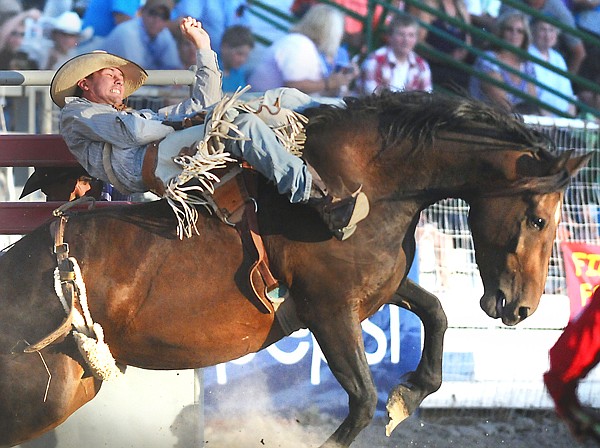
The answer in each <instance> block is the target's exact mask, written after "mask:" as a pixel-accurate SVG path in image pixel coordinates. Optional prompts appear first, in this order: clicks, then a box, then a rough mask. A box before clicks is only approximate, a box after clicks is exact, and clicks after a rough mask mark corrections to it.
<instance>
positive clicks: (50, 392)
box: [0, 348, 101, 446]
mask: <svg viewBox="0 0 600 448" xmlns="http://www.w3.org/2000/svg"><path fill="white" fill-rule="evenodd" d="M83 373H84V371H83V369H82V367H81V365H80V364H79V363H78V362H77V361H75V360H74V359H73V358H71V357H70V356H67V355H66V354H64V353H59V352H56V351H55V350H54V349H53V348H49V349H44V350H42V351H41V352H40V353H31V354H24V353H15V354H0V397H1V398H0V446H13V445H16V444H19V443H22V442H25V441H27V440H31V439H33V438H35V437H38V436H40V435H41V434H43V433H44V432H46V431H49V430H51V429H52V428H55V427H56V426H58V425H59V424H61V423H62V422H63V421H65V420H66V418H67V417H68V416H69V415H71V414H72V413H73V412H75V410H77V409H78V408H80V407H81V406H83V405H84V404H85V403H87V402H88V401H90V400H91V399H92V398H94V396H95V395H96V393H97V392H98V390H99V389H100V384H101V382H100V381H98V380H95V379H94V378H93V377H86V378H83V377H82V376H83Z"/></svg>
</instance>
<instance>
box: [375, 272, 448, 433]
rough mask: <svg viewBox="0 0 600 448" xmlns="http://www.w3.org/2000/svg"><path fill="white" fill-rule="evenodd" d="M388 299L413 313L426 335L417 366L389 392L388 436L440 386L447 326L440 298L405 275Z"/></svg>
mask: <svg viewBox="0 0 600 448" xmlns="http://www.w3.org/2000/svg"><path fill="white" fill-rule="evenodd" d="M389 303H392V304H394V305H398V306H401V307H402V308H405V309H407V310H410V311H412V312H413V313H415V314H416V315H417V316H418V317H419V319H421V322H422V323H423V327H424V328H425V339H424V343H423V353H422V355H421V360H420V361H419V365H418V366H417V368H416V370H415V371H414V372H409V373H407V374H406V375H405V376H404V377H403V378H402V383H401V384H399V385H397V386H396V387H394V389H393V390H392V391H391V392H390V394H389V397H388V402H387V410H388V414H389V417H390V422H389V423H388V425H387V426H386V434H387V435H388V436H389V435H390V434H391V432H392V431H393V430H394V428H395V427H396V426H397V425H398V424H399V423H400V422H402V421H403V420H404V419H406V418H407V417H408V416H409V415H411V414H412V413H413V411H414V410H415V409H416V408H417V407H418V406H419V405H420V404H421V402H422V401H423V400H424V399H425V397H427V396H428V395H429V394H431V393H433V392H435V391H436V390H438V389H439V388H440V386H441V384H442V355H443V344H444V333H445V332H446V328H447V327H448V321H447V319H446V314H445V313H444V310H443V309H442V305H441V303H440V301H439V299H438V298H437V297H436V296H434V295H433V294H431V293H429V292H428V291H426V290H424V289H423V288H421V287H420V286H419V285H417V284H416V283H414V282H412V281H410V280H408V279H407V280H405V281H404V282H402V285H401V286H400V288H398V290H397V291H396V294H395V295H394V297H393V298H392V299H391V300H390V302H389Z"/></svg>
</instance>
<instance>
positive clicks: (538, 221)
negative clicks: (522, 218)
mask: <svg viewBox="0 0 600 448" xmlns="http://www.w3.org/2000/svg"><path fill="white" fill-rule="evenodd" d="M528 223H529V225H530V226H531V227H533V228H534V229H536V230H542V229H543V228H544V227H546V220H545V219H543V218H540V217H539V216H531V217H530V218H529V220H528Z"/></svg>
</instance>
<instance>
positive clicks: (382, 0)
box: [248, 0, 600, 117]
mask: <svg viewBox="0 0 600 448" xmlns="http://www.w3.org/2000/svg"><path fill="white" fill-rule="evenodd" d="M503 2H504V3H506V4H507V5H509V6H511V7H514V8H515V9H518V10H521V11H522V12H523V13H525V14H527V15H530V16H532V17H538V18H541V19H543V20H544V21H546V22H548V23H551V24H552V25H555V26H556V27H557V28H559V29H560V30H562V31H563V32H567V33H570V34H573V35H575V36H577V37H579V38H581V39H583V40H584V41H585V42H587V43H589V44H592V45H597V46H600V40H599V39H597V38H595V37H594V36H592V35H591V34H589V33H587V32H585V31H581V30H579V29H574V28H570V27H568V26H566V25H564V24H563V23H561V22H559V21H558V20H557V19H554V18H552V17H547V16H546V15H544V14H542V13H540V12H539V11H537V10H535V9H533V8H530V7H528V6H527V5H526V4H524V3H523V2H520V1H518V0H503ZM320 3H326V4H329V5H332V6H334V7H337V8H338V9H340V10H341V11H342V12H344V13H345V14H347V15H349V16H350V17H353V18H355V19H357V20H360V21H362V22H363V24H364V28H363V29H364V33H365V42H366V47H367V49H368V50H369V51H371V50H373V49H375V48H376V47H377V46H378V45H379V41H378V36H379V35H380V34H381V33H380V32H377V31H381V29H382V28H383V27H384V23H383V18H384V17H385V13H386V12H392V13H394V12H395V13H403V12H404V11H403V10H400V9H398V8H395V7H394V6H392V5H391V4H390V2H389V1H388V0H369V6H368V13H367V15H366V16H362V15H360V14H357V13H356V12H354V11H352V10H349V9H348V8H345V7H343V6H340V5H338V4H336V3H335V2H333V1H332V0H321V1H320ZM404 3H405V5H410V6H413V7H415V8H417V9H421V10H422V11H425V12H427V13H429V14H431V15H433V16H435V17H437V18H440V19H442V20H444V21H447V22H448V23H450V24H451V25H453V26H455V27H457V28H460V29H461V30H463V31H465V32H467V33H470V34H471V35H472V36H474V37H478V38H479V39H481V40H482V41H484V42H488V43H490V44H493V45H495V46H498V47H500V48H504V49H507V50H509V51H511V52H513V53H515V54H516V55H518V56H519V57H520V58H522V59H526V60H530V61H531V62H533V63H534V64H538V65H540V66H542V67H544V68H546V69H548V70H550V71H552V72H554V73H557V74H559V75H561V76H564V77H566V78H567V79H569V80H570V81H571V82H572V83H574V84H576V85H578V86H580V87H582V88H585V89H587V90H590V91H592V92H595V93H600V87H599V86H598V85H596V84H595V83H593V82H592V81H590V80H588V79H586V78H583V77H581V76H578V75H576V74H573V73H571V72H569V71H564V70H561V69H559V68H557V67H555V66H554V65H552V64H549V63H548V62H546V61H544V60H542V59H539V58H537V57H535V56H533V55H531V54H529V53H528V52H527V51H524V50H522V49H520V48H517V47H514V46H512V45H510V44H508V43H507V42H506V41H504V40H503V39H500V38H499V37H497V36H495V35H494V34H492V33H489V32H487V31H485V30H482V29H480V28H478V27H476V26H474V25H471V24H467V23H465V22H464V21H463V20H460V19H458V18H455V17H450V16H448V15H447V14H446V13H445V12H444V11H440V10H438V9H436V8H432V7H430V6H428V5H426V4H424V3H423V2H422V1H421V0H405V1H404ZM248 4H249V5H250V9H249V10H250V12H251V13H253V14H261V12H260V11H261V10H262V11H267V12H268V13H270V14H274V15H276V16H277V17H278V18H279V19H281V20H283V21H286V20H287V21H288V27H289V24H291V23H293V22H294V21H295V20H296V19H295V18H294V17H292V16H290V15H289V14H285V13H282V12H281V11H279V10H277V9H276V8H273V7H270V6H268V5H266V4H264V3H263V2H261V1H260V0H249V1H248ZM377 6H380V7H382V8H383V9H384V14H382V15H381V17H380V20H379V22H377V23H375V24H374V23H373V17H374V14H375V8H376V7H377ZM260 17H261V18H263V17H264V20H265V21H266V22H267V23H269V24H272V25H273V26H277V28H278V29H280V30H285V29H286V28H285V26H284V25H282V23H281V22H277V23H275V22H274V21H273V20H271V19H269V18H267V17H265V16H264V14H263V15H262V16H260ZM419 23H420V25H421V26H422V27H424V28H426V29H427V30H428V31H429V32H431V33H434V34H436V35H438V36H440V37H443V38H444V39H447V40H448V41H451V42H452V43H454V44H456V45H457V46H460V47H462V48H466V49H467V50H468V51H469V52H470V53H471V54H472V55H474V56H476V57H481V58H484V59H486V60H490V61H493V62H494V63H495V64H497V65H498V66H500V67H501V68H502V69H504V70H507V71H508V72H510V73H512V74H516V75H518V76H520V77H522V78H523V79H524V80H525V81H527V82H530V83H532V84H534V85H536V86H537V87H539V88H542V89H544V90H547V91H548V92H550V93H552V94H554V95H556V96H558V97H559V98H562V99H564V100H567V101H568V102H569V103H571V104H574V105H575V106H576V107H577V108H578V109H579V111H581V112H586V113H590V114H592V115H594V116H596V117H600V110H598V109H595V108H593V107H591V106H589V105H587V104H585V103H583V102H581V101H579V100H578V99H577V98H572V97H570V96H568V95H565V94H563V93H562V92H559V91H557V90H556V89H555V88H554V87H553V86H549V85H546V84H544V83H543V82H540V81H539V80H537V79H536V78H534V77H531V76H527V75H525V74H523V73H521V72H520V71H518V70H515V69H514V68H512V67H510V66H509V65H507V64H504V63H503V62H501V61H498V60H496V59H493V58H491V57H490V56H488V55H486V54H485V52H484V51H483V50H481V49H480V48H478V47H475V46H471V45H466V44H465V43H464V42H463V41H461V40H460V39H457V38H456V37H454V36H452V35H450V34H448V33H447V32H445V31H443V30H441V29H439V28H436V27H433V26H431V25H430V24H427V23H424V22H423V21H419ZM257 39H258V40H259V41H261V42H262V43H269V42H265V40H264V39H263V40H261V39H260V36H258V37H257ZM417 51H418V52H419V53H421V54H422V55H423V56H424V57H425V58H427V57H430V58H431V57H434V58H436V59H438V60H440V61H442V62H444V63H446V64H449V65H451V66H453V67H456V68H459V69H460V70H463V71H465V72H466V73H468V74H469V75H471V76H476V77H478V78H480V79H481V80H483V81H484V82H488V83H490V84H493V85H495V86H497V87H500V88H502V89H504V90H506V91H508V92H510V93H512V94H514V95H515V96H518V97H519V98H522V99H524V100H527V101H528V102H530V103H532V104H535V105H537V106H539V107H541V108H543V109H546V110H549V111H550V112H552V113H554V114H556V115H559V116H567V115H566V114H565V113H564V112H562V111H560V110H558V109H555V108H554V107H552V106H550V105H548V104H546V103H544V102H542V101H540V100H539V99H538V98H537V97H533V96H530V95H528V94H527V93H525V92H522V91H520V90H518V89H516V88H514V87H512V86H511V85H509V84H506V83H504V82H502V81H499V80H497V79H495V78H492V77H490V76H488V75H486V74H484V73H481V72H480V71H478V70H475V69H474V68H473V67H472V66H471V65H470V64H466V63H464V62H460V61H457V60H455V59H453V58H452V57H451V56H449V55H448V54H445V53H443V52H440V51H438V50H435V49H433V48H431V47H429V46H427V45H423V44H422V43H419V44H418V45H417Z"/></svg>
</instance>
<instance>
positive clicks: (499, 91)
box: [469, 12, 539, 113]
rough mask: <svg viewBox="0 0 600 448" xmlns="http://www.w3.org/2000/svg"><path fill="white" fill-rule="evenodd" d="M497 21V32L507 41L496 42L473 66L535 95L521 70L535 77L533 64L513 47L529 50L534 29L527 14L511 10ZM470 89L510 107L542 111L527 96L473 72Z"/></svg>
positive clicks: (506, 107)
mask: <svg viewBox="0 0 600 448" xmlns="http://www.w3.org/2000/svg"><path fill="white" fill-rule="evenodd" d="M497 25H498V31H497V36H498V37H499V38H500V39H502V40H503V41H504V45H495V46H494V48H492V49H491V50H488V51H486V52H485V57H482V56H480V57H478V58H477V60H476V61H475V64H474V66H473V68H474V69H475V70H476V71H478V72H481V73H483V74H485V75H487V76H489V77H490V78H492V79H494V80H496V81H498V82H501V83H504V84H505V85H507V86H510V87H512V89H514V90H517V91H519V92H522V93H523V94H524V95H529V96H530V97H536V96H537V89H536V87H535V85H534V84H533V83H531V82H529V81H527V80H526V79H524V78H523V77H521V74H525V75H527V76H529V77H531V78H535V68H534V65H533V63H532V62H531V61H529V60H526V59H524V58H522V57H521V56H519V55H518V54H516V53H515V52H514V50H513V48H518V49H520V50H522V51H527V50H528V48H529V43H530V42H531V31H530V30H529V22H528V20H527V17H526V16H525V15H524V14H522V13H520V12H509V13H507V14H504V15H502V16H500V17H499V18H498V22H497ZM507 67H510V68H511V69H512V70H509V69H508V68H507ZM469 93H470V94H471V96H473V97H474V98H477V99H480V100H483V101H487V102H489V103H493V104H497V105H499V106H500V107H502V108H504V109H506V110H509V111H514V112H520V113H535V112H539V111H535V110H533V109H534V108H535V106H533V105H532V104H531V103H529V101H528V98H527V97H524V96H522V95H519V94H517V93H515V92H514V91H511V90H505V89H504V88H503V87H501V86H498V85H496V84H494V83H492V82H489V81H487V80H485V79H481V78H479V77H478V76H475V75H471V79H470V83H469Z"/></svg>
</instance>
